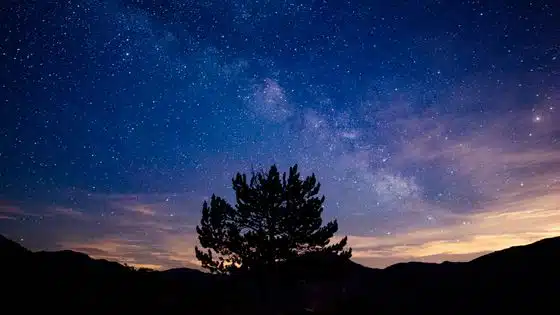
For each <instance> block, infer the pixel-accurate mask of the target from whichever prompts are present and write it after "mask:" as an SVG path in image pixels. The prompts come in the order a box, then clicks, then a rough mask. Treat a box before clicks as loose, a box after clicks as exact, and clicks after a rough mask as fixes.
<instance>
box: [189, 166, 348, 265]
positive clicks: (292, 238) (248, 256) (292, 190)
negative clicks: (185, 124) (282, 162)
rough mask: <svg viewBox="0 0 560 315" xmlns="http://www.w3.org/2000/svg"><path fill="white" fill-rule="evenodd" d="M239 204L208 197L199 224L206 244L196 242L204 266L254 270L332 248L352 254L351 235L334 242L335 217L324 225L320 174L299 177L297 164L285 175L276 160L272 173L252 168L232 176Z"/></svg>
mask: <svg viewBox="0 0 560 315" xmlns="http://www.w3.org/2000/svg"><path fill="white" fill-rule="evenodd" d="M232 183H233V190H234V192H235V197H236V204H235V205H234V206H232V205H230V204H229V203H228V202H227V201H226V200H224V199H223V198H220V197H217V196H215V195H212V198H211V199H210V203H209V204H208V203H207V202H204V204H203V207H202V218H201V220H200V226H197V227H196V231H197V233H198V240H199V242H200V245H201V247H202V248H204V249H206V250H203V249H201V248H199V247H195V252H196V257H197V258H198V260H200V262H201V263H202V267H204V268H206V269H208V270H209V271H210V272H213V273H231V272H233V271H248V270H255V269H258V268H261V267H267V266H271V265H273V264H275V263H277V262H283V261H286V260H289V259H291V258H295V257H299V256H302V255H306V254H310V253H331V254H336V255H339V256H341V257H343V258H347V259H349V258H350V257H351V255H352V249H351V248H345V247H346V245H347V237H344V238H343V239H342V240H341V241H339V242H337V243H334V244H330V239H331V238H332V237H333V235H334V234H335V233H336V232H337V230H338V223H337V221H336V220H333V221H331V222H328V223H327V224H325V225H324V226H323V225H322V224H323V220H322V218H321V214H322V212H323V203H324V201H325V197H324V196H321V197H319V196H318V194H319V189H320V187H321V185H320V183H318V182H317V179H316V178H315V174H312V175H311V176H307V177H306V178H305V179H302V178H301V177H300V173H299V172H298V167H297V164H296V165H294V166H293V167H290V170H289V173H288V174H286V173H283V174H282V176H280V173H279V172H278V169H277V167H276V165H272V166H271V167H270V170H269V171H268V173H266V172H264V171H260V172H256V173H255V172H253V173H252V176H251V179H250V180H249V181H247V176H246V175H245V174H240V173H237V175H236V176H235V178H233V179H232Z"/></svg>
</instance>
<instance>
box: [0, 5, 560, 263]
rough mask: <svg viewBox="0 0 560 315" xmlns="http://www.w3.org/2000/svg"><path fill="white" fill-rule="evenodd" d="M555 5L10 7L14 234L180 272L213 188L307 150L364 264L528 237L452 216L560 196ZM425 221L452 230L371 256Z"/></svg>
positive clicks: (424, 226)
mask: <svg viewBox="0 0 560 315" xmlns="http://www.w3.org/2000/svg"><path fill="white" fill-rule="evenodd" d="M372 3H373V4H372ZM559 20H560V9H559V6H558V4H555V3H554V1H533V2H528V1H492V2H491V3H490V2H488V1H480V2H479V1H396V2H372V1H324V0H322V1H260V2H258V3H257V2H255V1H240V0H238V1H116V0H109V1H105V2H104V1H97V0H77V1H64V2H58V1H50V2H40V3H37V2H35V1H10V2H8V3H4V4H2V8H1V11H0V34H2V35H0V101H1V102H2V106H1V108H0V165H1V167H0V198H1V200H2V201H1V203H0V210H1V211H2V212H0V217H1V218H4V219H2V220H0V232H2V233H5V234H6V235H8V236H11V237H13V238H16V239H20V240H22V242H24V241H23V240H25V242H27V243H28V246H30V247H34V248H49V249H53V248H60V247H72V248H81V249H83V250H85V251H89V252H90V253H92V254H94V253H93V252H94V251H95V250H99V251H105V252H104V254H100V253H101V252H96V253H97V254H96V255H98V256H104V257H110V258H115V259H121V260H125V261H128V262H131V263H136V264H152V265H157V266H160V265H161V266H164V267H167V266H171V265H176V264H180V263H183V262H185V261H188V260H189V259H190V258H189V257H192V253H191V250H190V249H188V248H190V247H189V246H191V245H192V242H193V241H194V238H193V237H192V235H190V234H189V233H192V225H194V224H196V222H197V220H198V215H199V211H200V203H201V201H202V200H203V199H204V198H205V197H207V196H208V195H210V194H211V193H212V192H216V193H218V194H226V196H227V195H228V194H229V191H228V185H229V180H230V178H231V177H232V176H233V175H234V173H235V172H237V171H249V170H250V169H251V167H257V168H258V167H268V166H269V165H270V164H272V163H278V164H279V165H280V167H282V168H287V167H288V166H289V165H290V164H292V163H295V162H298V163H299V164H300V165H301V168H302V170H303V171H304V172H305V173H309V172H316V173H317V175H318V176H319V179H320V180H321V181H322V182H323V186H324V193H325V194H326V195H327V200H328V202H327V210H326V214H327V215H328V216H331V217H332V216H335V217H338V218H339V220H340V223H341V232H343V233H346V234H351V235H355V236H356V237H355V238H354V239H355V242H354V244H355V246H359V245H356V244H361V243H359V240H362V239H363V240H367V241H363V242H365V243H367V244H369V245H367V246H366V245H363V250H362V252H361V254H360V252H358V254H357V258H356V259H360V257H361V258H362V259H366V260H368V259H369V260H368V261H370V260H371V261H374V260H375V259H377V260H378V261H382V262H383V261H386V260H388V261H393V260H398V259H411V258H418V259H423V258H422V257H424V258H425V257H428V258H426V259H432V258H429V257H432V256H434V255H435V256H437V255H440V254H442V253H452V254H453V253H455V252H456V253H457V254H472V253H476V252H480V251H484V250H491V249H493V248H486V247H484V248H482V249H480V248H479V247H476V246H474V245H472V246H474V247H476V248H477V249H473V250H471V251H470V252H469V251H467V252H465V253H463V252H462V251H461V250H457V251H455V250H454V249H453V247H451V249H445V250H443V249H441V250H437V249H434V248H439V247H434V246H435V245H434V244H436V243H434V242H436V241H437V242H440V243H441V242H449V241H450V240H453V241H454V242H455V241H458V240H462V241H463V242H467V243H468V242H473V240H472V238H473V236H472V233H475V234H476V235H480V237H495V238H492V239H496V241H495V242H494V243H495V244H506V243H507V244H510V243H511V242H514V241H513V240H512V238H511V235H516V238H513V239H514V240H516V241H517V242H523V241H528V240H529V239H530V238H531V237H533V238H534V237H538V236H541V235H540V234H539V235H537V236H536V235H535V232H534V231H526V230H525V228H521V226H523V227H526V226H528V224H529V225H530V224H533V225H534V224H535V222H532V221H531V222H532V223H527V222H526V221H523V220H526V219H523V220H522V219H519V220H520V221H519V222H520V223H519V224H517V225H515V227H510V229H509V230H508V229H506V230H505V231H502V232H500V233H498V232H496V231H495V230H492V229H490V230H491V231H486V230H483V229H482V228H481V229H480V230H476V229H475V230H474V231H471V230H469V231H468V233H467V232H457V226H463V225H465V224H466V223H467V222H470V221H472V220H474V219H473V218H472V216H478V215H490V214H495V213H502V212H506V213H514V214H515V213H517V212H516V211H522V209H518V208H515V207H514V208H512V207H513V205H517V206H519V205H521V204H523V205H526V206H525V207H534V204H533V203H535V202H536V203H537V204H538V207H539V209H541V208H543V207H544V208H546V207H545V206H544V205H542V201H536V200H538V198H545V197H546V198H556V197H557V196H558V194H557V191H558V187H557V181H556V180H559V175H560V168H559V166H560V159H559V158H557V157H555V156H556V155H557V154H560V152H558V150H559V144H558V136H559V130H558V127H556V126H555V124H554V120H555V119H556V121H557V119H559V118H560V116H558V111H557V110H556V107H557V106H559V95H560V92H559V83H560V73H559V69H560V66H559V58H560V56H559V54H560V22H558V21H559ZM558 156H560V155H558ZM543 170H546V172H544V171H543ZM544 173H546V175H543V174H544ZM541 176H544V178H541ZM529 181H531V182H533V181H535V182H538V183H540V185H541V186H542V187H540V186H539V187H540V188H538V189H537V188H535V186H534V185H535V184H534V183H533V184H531V186H530V187H533V188H532V189H531V191H530V192H527V189H526V188H527V186H528V185H526V184H525V183H526V182H529ZM520 189H521V191H520ZM547 200H548V199H547ZM547 202H548V201H547ZM131 204H132V205H131ZM547 204H548V203H547ZM547 209H548V208H547ZM549 210H550V209H549ZM543 211H544V210H543ZM85 217H87V219H84V218H85ZM169 217H171V218H172V219H170V218H169ZM69 218H72V219H73V220H74V221H72V222H67V221H68V220H69ZM80 218H81V219H80ZM477 218H478V217H477ZM485 218H486V217H485ZM478 219H479V220H482V219H480V218H478ZM557 219H558V220H560V218H557ZM484 220H486V219H484ZM484 220H483V221H484ZM550 220H552V219H550ZM550 220H549V221H550ZM123 222H126V223H123ZM123 224H125V225H127V224H128V225H130V226H131V227H130V229H124V228H123ZM189 227H190V228H189ZM471 229H474V228H471ZM516 229H521V230H522V231H518V230H516ZM536 229H537V230H538V229H539V228H536ZM540 229H541V230H542V229H543V227H540ZM427 230H430V231H431V230H437V231H448V233H450V235H452V236H449V235H447V234H446V235H444V236H438V237H439V238H437V239H436V240H433V239H431V238H430V239H429V240H423V239H422V238H418V239H415V238H413V239H412V240H407V241H406V243H407V244H410V243H413V244H416V243H418V244H416V245H415V246H412V245H411V246H412V247H411V248H412V249H408V250H409V251H408V252H398V253H397V252H385V251H381V250H376V249H375V248H378V247H376V246H381V245H380V244H381V243H382V242H389V243H390V244H393V245H394V244H399V245H402V244H403V242H405V241H404V240H403V239H402V238H399V237H402V236H397V235H414V233H413V232H411V231H416V232H418V233H420V231H423V232H422V233H427V234H426V235H428V234H429V233H428V232H426V231H427ZM138 231H141V233H140V232H138ZM176 231H178V232H177V234H178V235H176V236H175V234H174V233H175V232H176ZM557 232H558V231H557ZM181 233H182V234H181ZM399 233H400V234H399ZM407 233H408V234H407ZM411 233H412V234H411ZM469 233H470V234H469ZM477 233H478V234H477ZM519 233H525V234H519ZM527 233H529V234H527ZM531 233H532V234H531ZM551 233H552V232H551ZM154 235H157V236H154ZM422 235H424V234H422ZM429 235H432V234H429ZM504 235H509V236H508V237H509V238H508V237H505V236H504ZM500 237H501V238H500ZM173 238H183V239H185V238H187V239H188V240H187V241H188V242H190V243H188V242H187V243H188V244H182V245H181V246H179V247H180V248H181V250H178V249H176V248H173V247H170V244H171V243H173V242H174V241H171V240H170V239H173ZM190 238H193V240H191V239H190ZM504 238H507V240H502V239H504ZM108 240H112V242H113V243H114V244H121V247H123V246H125V245H122V244H128V245H130V246H132V245H134V246H139V247H142V248H143V251H139V252H138V253H136V252H135V253H134V254H131V253H129V252H126V251H123V250H120V251H119V250H117V249H114V250H113V251H114V252H110V251H107V249H106V248H105V247H103V246H105V245H103V244H108V242H109V241H108ZM498 240H501V241H498ZM123 242H124V243H123ZM127 242H128V243H127ZM130 242H132V245H131V244H129V243H130ZM368 242H369V243H368ZM380 242H381V243H380ZM391 242H392V243H391ZM430 242H431V243H430ZM508 242H509V243H508ZM109 243H110V242H109ZM487 243H488V242H487ZM487 243H485V244H487ZM76 244H82V245H84V244H86V245H87V246H86V245H84V246H85V247H84V246H81V245H80V246H78V245H76ZM88 244H89V245H88ZM92 244H97V245H92ZM100 244H101V245H100ZM383 244H384V243H383ZM430 244H431V245H430ZM437 244H439V243H437ZM468 244H470V243H468ZM477 244H478V243H477ZM479 245H480V244H479ZM115 246H116V245H115ZM177 246H178V245H177ZM177 246H176V247H177ZM430 246H431V247H430ZM449 246H451V245H449ZM457 246H459V245H457ZM464 246H467V247H468V246H470V245H464ZM495 246H498V245H495ZM474 247H473V248H474ZM111 248H112V247H111ZM115 248H118V246H116V247H115ZM123 248H124V247H123ZM134 248H136V247H134ZM154 248H156V249H157V252H161V253H163V252H165V253H167V255H169V257H171V256H173V255H174V256H173V257H176V258H173V259H171V258H169V257H168V258H166V259H163V260H158V259H156V258H154V255H152V254H150V253H154V252H155V251H156V249H154ZM185 248H186V249H185ZM383 248H384V247H383ZM418 248H429V249H430V250H427V252H422V253H425V254H423V255H421V254H419V253H418V251H413V250H417V249H418ZM446 248H447V247H446ZM459 248H461V247H459ZM173 251H174V252H173ZM394 251H397V250H396V249H394ZM411 251H412V252H411ZM171 252H173V253H174V254H173V255H172V254H169V253H171ZM426 253H427V254H426ZM135 255H136V256H135ZM138 255H140V256H138ZM360 255H361V256H360ZM435 256H434V257H435ZM134 257H136V258H134ZM139 257H140V258H139ZM158 257H159V256H158ZM177 257H182V258H177ZM437 257H439V256H437ZM433 259H439V258H433ZM369 263H371V262H369Z"/></svg>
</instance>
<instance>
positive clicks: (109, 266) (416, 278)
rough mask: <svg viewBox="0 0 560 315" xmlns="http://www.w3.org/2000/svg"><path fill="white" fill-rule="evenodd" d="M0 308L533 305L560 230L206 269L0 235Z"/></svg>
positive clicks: (547, 296) (550, 302)
mask: <svg viewBox="0 0 560 315" xmlns="http://www.w3.org/2000/svg"><path fill="white" fill-rule="evenodd" d="M0 253H1V257H2V282H3V284H4V286H5V287H6V288H9V289H8V292H7V293H5V294H3V298H4V299H3V300H4V301H5V302H4V307H8V308H12V307H14V308H16V307H17V309H18V310H21V311H22V312H24V311H25V310H29V311H31V310H33V309H36V307H37V306H38V305H41V308H42V310H43V311H45V312H47V311H59V312H65V311H69V312H80V313H90V312H91V313H93V312H117V311H120V312H126V313H129V312H136V313H138V312H140V313H154V312H155V313H162V314H164V313H165V314H174V313H177V314H178V313H181V314H184V313H188V314H305V313H310V312H311V311H312V310H313V311H314V313H316V314H354V313H355V314H362V313H366V312H367V313H375V314H418V313H421V314H434V313H435V314H449V313H453V314H457V313H459V314H493V313H495V312H500V313H502V312H505V311H507V312H515V313H518V312H529V313H539V312H538V311H537V308H538V309H541V308H546V307H555V306H556V305H557V304H556V297H557V296H558V294H559V293H560V270H559V268H558V266H559V263H560V238H550V239H545V240H541V241H538V242H535V243H533V244H530V245H527V246H516V247H512V248H509V249H505V250H501V251H497V252H494V253H491V254H488V255H485V256H482V257H480V258H477V259H475V260H473V261H471V262H467V263H450V262H445V263H441V264H429V263H414V262H412V263H401V264H396V265H393V266H390V267H388V268H385V269H371V268H367V267H364V266H362V265H359V264H356V263H354V262H351V261H348V260H343V259H339V258H338V257H336V256H329V255H323V256H318V255H315V256H309V257H302V258H300V259H296V260H293V261H290V262H288V263H285V264H282V265H279V266H277V267H276V268H274V270H272V269H268V270H260V271H258V272H253V273H250V274H244V275H236V276H229V277H226V276H214V275H210V274H207V273H203V272H200V271H197V270H192V269H187V268H179V269H171V270H166V271H161V272H160V271H146V270H134V269H133V268H131V267H128V266H123V265H121V264H118V263H116V262H110V261H107V260H99V259H92V258H90V257H89V256H87V255H85V254H82V253H77V252H73V251H59V252H35V253H32V252H31V251H28V250H27V249H25V248H23V247H22V246H20V245H19V244H17V243H16V242H13V241H10V240H8V239H6V238H3V237H2V238H0Z"/></svg>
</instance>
